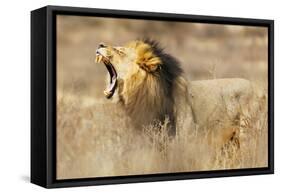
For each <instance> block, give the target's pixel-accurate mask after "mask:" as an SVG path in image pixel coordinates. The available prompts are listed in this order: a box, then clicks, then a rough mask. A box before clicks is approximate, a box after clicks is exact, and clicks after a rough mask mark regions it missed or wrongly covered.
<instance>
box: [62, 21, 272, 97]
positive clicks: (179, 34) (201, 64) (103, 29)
mask: <svg viewBox="0 0 281 194" xmlns="http://www.w3.org/2000/svg"><path fill="white" fill-rule="evenodd" d="M144 37H148V38H151V39H154V40H156V41H158V42H159V43H160V45H162V47H164V48H165V50H166V52H168V53H170V54H172V55H173V56H175V57H176V58H177V59H178V60H179V61H180V62H181V64H182V67H183V69H184V71H185V76H186V77H187V78H188V79H189V80H200V79H214V78H230V77H242V78H246V79H250V80H252V81H256V82H259V84H262V85H263V86H265V87H266V86H267V61H268V56H267V55H268V53H267V49H268V42H267V41H268V40H267V28H265V27H248V26H235V25H216V24H200V23H183V22H166V21H165V22H163V21H144V20H135V19H113V18H99V17H85V16H57V68H58V71H57V73H58V82H57V84H58V92H59V93H61V92H62V91H64V92H67V93H71V92H74V91H75V93H76V94H78V93H79V95H82V96H85V97H86V96H88V97H91V98H95V99H97V100H99V99H101V98H102V99H103V97H104V96H103V89H104V87H105V76H107V71H106V68H105V67H104V66H103V65H102V64H95V62H94V58H95V50H96V48H97V45H98V43H100V42H104V43H106V44H109V45H115V46H122V45H124V44H125V43H127V42H129V41H132V40H135V39H137V38H144ZM99 87H101V89H99Z"/></svg>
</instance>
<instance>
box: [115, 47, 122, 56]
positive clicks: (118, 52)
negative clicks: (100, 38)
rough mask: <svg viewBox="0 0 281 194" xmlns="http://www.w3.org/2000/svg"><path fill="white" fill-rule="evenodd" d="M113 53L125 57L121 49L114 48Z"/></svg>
mask: <svg viewBox="0 0 281 194" xmlns="http://www.w3.org/2000/svg"><path fill="white" fill-rule="evenodd" d="M114 51H115V52H117V54H119V55H121V56H124V55H125V52H124V49H122V48H114Z"/></svg>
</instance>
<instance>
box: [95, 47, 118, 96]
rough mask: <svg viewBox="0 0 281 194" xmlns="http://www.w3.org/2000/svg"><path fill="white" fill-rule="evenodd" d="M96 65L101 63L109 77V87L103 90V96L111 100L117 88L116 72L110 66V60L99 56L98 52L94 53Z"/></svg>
mask: <svg viewBox="0 0 281 194" xmlns="http://www.w3.org/2000/svg"><path fill="white" fill-rule="evenodd" d="M95 61H96V63H100V62H103V63H104V65H105V67H106V69H107V71H108V73H109V75H110V79H109V82H110V84H109V86H108V87H107V88H106V89H105V90H104V92H103V93H104V95H105V97H106V98H111V97H112V96H113V94H114V92H115V89H116V87H117V72H116V70H115V68H114V66H113V65H112V64H111V62H110V60H109V59H108V58H107V57H105V56H103V55H102V54H100V53H99V52H98V51H97V52H96V59H95Z"/></svg>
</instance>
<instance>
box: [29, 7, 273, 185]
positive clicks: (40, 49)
mask: <svg viewBox="0 0 281 194" xmlns="http://www.w3.org/2000/svg"><path fill="white" fill-rule="evenodd" d="M57 14H62V15H79V16H98V17H113V18H131V19H145V20H161V21H179V22H200V23H212V24H232V25H245V26H264V27H267V28H268V43H269V46H268V84H269V85H268V97H269V98H268V99H269V102H268V110H269V111H268V114H269V116H268V129H269V130H268V167H266V168H250V169H233V170H215V171H199V172H182V173H163V174H152V175H132V176H118V177H100V178H82V179H69V180H57V179H56V15H57ZM273 173H274V21H273V20H262V19H245V18H232V17H215V16H199V15H183V14H170V13H169V14H168V13H152V12H137V11H121V10H109V9H93V8H77V7H61V6H46V7H43V8H40V9H37V10H34V11H32V12H31V182H32V183H34V184H37V185H40V186H43V187H46V188H57V187H71V186H86V185H104V184H120V183H135V182H148V181H149V182H151V181H168V180H182V179H198V178H212V177H229V176H242V175H258V174H273Z"/></svg>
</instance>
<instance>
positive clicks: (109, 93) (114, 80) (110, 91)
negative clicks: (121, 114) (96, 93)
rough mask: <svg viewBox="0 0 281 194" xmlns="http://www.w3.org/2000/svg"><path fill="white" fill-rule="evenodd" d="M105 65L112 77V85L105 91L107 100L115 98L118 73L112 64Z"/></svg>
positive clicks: (106, 63)
mask: <svg viewBox="0 0 281 194" xmlns="http://www.w3.org/2000/svg"><path fill="white" fill-rule="evenodd" d="M104 64H105V67H106V68H107V71H108V73H109V75H110V80H109V81H110V84H109V86H108V87H107V89H105V90H104V94H105V96H106V98H111V97H112V96H113V94H114V92H115V89H116V86H117V72H116V70H115V68H114V67H113V65H112V64H111V63H110V62H105V63H104Z"/></svg>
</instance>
